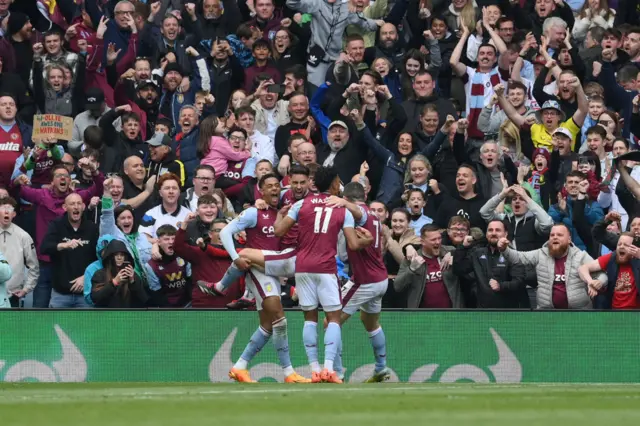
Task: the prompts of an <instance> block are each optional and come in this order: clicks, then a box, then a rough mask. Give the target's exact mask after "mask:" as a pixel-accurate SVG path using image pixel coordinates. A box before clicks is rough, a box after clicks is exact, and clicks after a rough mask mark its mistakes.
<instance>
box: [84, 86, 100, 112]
mask: <svg viewBox="0 0 640 426" xmlns="http://www.w3.org/2000/svg"><path fill="white" fill-rule="evenodd" d="M84 100H85V107H86V108H87V109H100V108H101V107H102V104H103V103H104V92H103V91H102V89H100V88H98V87H90V88H89V89H87V93H86V94H85V99H84Z"/></svg>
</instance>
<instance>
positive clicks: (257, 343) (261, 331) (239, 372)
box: [229, 271, 273, 383]
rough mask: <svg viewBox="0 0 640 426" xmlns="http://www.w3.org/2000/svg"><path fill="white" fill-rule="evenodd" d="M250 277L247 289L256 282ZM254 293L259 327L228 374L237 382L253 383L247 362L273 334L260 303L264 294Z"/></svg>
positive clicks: (269, 318)
mask: <svg viewBox="0 0 640 426" xmlns="http://www.w3.org/2000/svg"><path fill="white" fill-rule="evenodd" d="M250 272H251V271H250ZM252 275H253V274H251V273H249V274H247V287H249V288H251V289H255V288H256V282H255V281H256V280H255V278H253V276H252ZM254 293H255V294H256V295H257V296H256V309H257V310H258V315H259V317H260V326H259V327H258V329H257V330H256V331H255V332H254V333H253V335H252V336H251V339H250V340H249V343H247V346H246V347H245V348H244V351H242V354H241V355H240V358H238V361H237V362H236V363H235V364H234V366H233V368H232V369H231V371H230V372H229V377H230V378H232V379H233V380H235V381H237V382H245V383H252V382H253V380H251V377H250V376H249V371H248V369H247V366H248V364H249V362H251V360H252V359H253V358H254V357H255V356H256V354H257V353H258V352H260V351H261V350H262V348H264V346H265V345H266V344H267V342H268V341H269V339H270V338H271V335H272V334H273V331H272V320H271V318H272V317H271V314H270V313H267V312H265V311H264V309H262V302H263V301H264V297H262V295H263V294H264V293H262V294H261V293H260V292H258V291H255V292H254Z"/></svg>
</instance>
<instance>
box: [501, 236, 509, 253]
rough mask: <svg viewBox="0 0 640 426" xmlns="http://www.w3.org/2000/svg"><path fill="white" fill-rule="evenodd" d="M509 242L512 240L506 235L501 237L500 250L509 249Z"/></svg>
mask: <svg viewBox="0 0 640 426" xmlns="http://www.w3.org/2000/svg"><path fill="white" fill-rule="evenodd" d="M509 244H510V242H509V240H508V239H506V238H504V237H503V238H500V239H499V240H498V250H500V251H505V250H506V249H507V247H509Z"/></svg>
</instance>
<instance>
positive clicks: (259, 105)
mask: <svg viewBox="0 0 640 426" xmlns="http://www.w3.org/2000/svg"><path fill="white" fill-rule="evenodd" d="M271 85H273V81H271V80H261V82H260V85H259V86H258V88H257V89H256V91H255V93H254V94H252V95H249V96H247V98H246V99H245V100H244V102H243V105H251V108H253V109H254V110H255V111H256V117H255V128H256V130H258V131H259V132H260V133H262V134H264V135H267V136H268V137H269V139H271V141H272V143H273V141H274V140H275V137H276V129H277V128H278V126H283V125H285V124H287V123H288V122H289V120H290V117H289V111H288V108H289V101H285V100H284V99H280V100H278V97H279V94H278V93H277V92H270V91H269V86H271Z"/></svg>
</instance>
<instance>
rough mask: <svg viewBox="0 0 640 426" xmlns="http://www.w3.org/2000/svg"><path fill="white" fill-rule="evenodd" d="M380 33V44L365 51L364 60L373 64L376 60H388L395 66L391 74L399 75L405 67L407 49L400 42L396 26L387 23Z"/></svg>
mask: <svg viewBox="0 0 640 426" xmlns="http://www.w3.org/2000/svg"><path fill="white" fill-rule="evenodd" d="M379 33H380V35H379V37H378V44H377V45H376V46H373V47H368V48H367V49H366V50H365V53H364V57H365V59H364V60H365V62H366V63H368V64H371V63H373V61H374V60H375V59H376V58H387V59H388V60H389V61H391V63H392V64H393V66H394V69H393V70H391V72H395V73H398V74H399V73H400V70H401V69H402V68H403V67H404V63H403V62H404V56H405V54H406V49H405V48H404V46H403V45H402V41H400V38H399V36H398V30H397V29H396V26H395V25H393V24H390V23H388V22H387V23H385V24H384V25H382V26H381V27H380V30H379Z"/></svg>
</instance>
